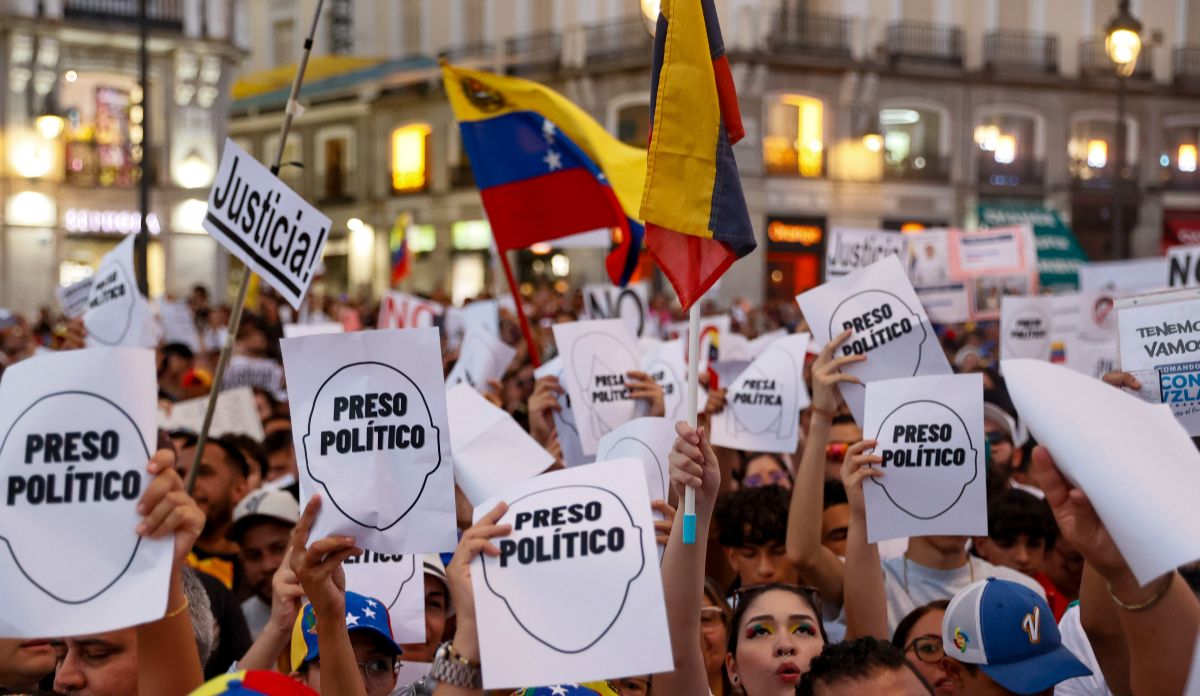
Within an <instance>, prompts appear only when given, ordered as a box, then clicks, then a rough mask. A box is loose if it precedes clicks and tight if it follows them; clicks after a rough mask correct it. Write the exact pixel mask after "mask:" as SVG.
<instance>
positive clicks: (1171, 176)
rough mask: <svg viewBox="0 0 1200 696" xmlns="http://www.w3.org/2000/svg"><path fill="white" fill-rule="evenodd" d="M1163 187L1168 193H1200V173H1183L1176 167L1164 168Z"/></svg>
mask: <svg viewBox="0 0 1200 696" xmlns="http://www.w3.org/2000/svg"><path fill="white" fill-rule="evenodd" d="M1162 185H1163V188H1165V189H1167V190H1168V191H1200V172H1183V171H1180V170H1178V169H1175V168H1174V167H1171V168H1165V167H1164V168H1163V170H1162Z"/></svg>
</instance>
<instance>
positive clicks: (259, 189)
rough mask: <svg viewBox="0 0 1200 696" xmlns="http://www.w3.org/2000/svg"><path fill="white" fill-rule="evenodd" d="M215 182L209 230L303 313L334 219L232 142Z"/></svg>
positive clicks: (206, 219) (207, 217) (227, 145)
mask: <svg viewBox="0 0 1200 696" xmlns="http://www.w3.org/2000/svg"><path fill="white" fill-rule="evenodd" d="M215 181H216V183H214V184H213V187H212V190H211V191H210V192H209V194H208V212H207V213H206V214H205V216H204V223H203V226H204V229H205V231H206V232H208V233H209V234H211V235H212V236H213V238H214V239H216V240H217V241H218V242H219V243H220V244H221V246H223V247H225V249H226V250H227V251H228V252H229V253H231V254H233V255H234V256H236V257H237V258H238V260H240V261H241V262H242V263H244V264H246V265H247V266H249V267H250V269H251V270H253V271H254V272H255V273H257V274H259V275H260V276H262V278H263V280H265V281H266V282H267V284H268V285H270V286H271V287H272V288H274V289H275V290H276V291H277V292H278V293H279V294H280V295H282V296H283V298H284V299H285V300H287V302H288V304H290V305H291V306H292V308H293V309H300V302H301V301H302V300H303V299H304V296H305V295H306V294H307V293H308V286H309V285H311V284H312V281H313V278H315V277H316V275H317V273H316V271H317V266H318V264H319V263H320V262H321V255H322V254H323V253H324V249H325V240H326V239H328V237H329V230H330V229H331V223H330V220H329V218H328V217H326V216H325V214H324V213H322V212H321V211H320V210H317V209H316V208H314V207H313V206H311V205H309V203H308V201H306V200H304V198H303V197H302V196H301V195H299V194H298V193H296V192H295V191H293V190H291V189H290V188H288V187H287V185H286V184H284V183H283V182H282V181H280V180H279V177H277V176H275V175H274V174H272V173H271V170H270V169H268V168H267V167H264V166H263V165H262V164H260V163H259V162H258V160H256V159H254V158H253V157H251V156H250V155H249V153H247V152H246V151H245V150H243V149H242V148H240V147H238V146H237V144H236V143H234V142H233V141H232V140H230V139H228V138H226V139H225V149H224V151H222V153H221V165H220V166H219V167H218V168H217V176H216V180H215Z"/></svg>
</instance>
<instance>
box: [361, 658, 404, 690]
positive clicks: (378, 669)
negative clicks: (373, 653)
mask: <svg viewBox="0 0 1200 696" xmlns="http://www.w3.org/2000/svg"><path fill="white" fill-rule="evenodd" d="M399 669H400V663H399V662H398V661H397V660H396V658H394V657H377V658H375V659H373V660H367V661H366V662H359V663H358V671H359V672H361V673H362V676H363V679H364V680H365V681H367V682H370V683H372V684H378V683H381V682H385V681H387V680H388V679H389V678H391V677H394V676H395V675H396V672H397V671H399Z"/></svg>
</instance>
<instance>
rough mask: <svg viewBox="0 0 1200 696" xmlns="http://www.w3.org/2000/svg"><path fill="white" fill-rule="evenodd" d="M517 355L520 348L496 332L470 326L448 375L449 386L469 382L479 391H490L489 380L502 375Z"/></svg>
mask: <svg viewBox="0 0 1200 696" xmlns="http://www.w3.org/2000/svg"><path fill="white" fill-rule="evenodd" d="M516 356H517V349H516V348H513V347H512V346H510V345H508V344H507V343H505V342H504V341H501V340H500V337H499V336H497V335H496V334H493V333H488V332H486V331H482V330H480V329H479V328H478V327H471V328H469V329H467V333H466V335H465V336H464V337H463V341H462V347H461V348H460V349H459V351H458V360H457V361H456V362H455V363H454V367H452V368H451V369H450V374H448V375H446V386H447V387H453V386H454V385H456V384H468V385H470V386H472V387H474V388H475V389H478V390H479V391H487V390H488V389H490V387H489V386H488V382H491V381H492V380H499V379H500V378H501V377H503V376H504V371H505V370H507V369H508V365H509V363H511V362H512V360H513V358H515V357H516Z"/></svg>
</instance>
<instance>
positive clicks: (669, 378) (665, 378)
mask: <svg viewBox="0 0 1200 696" xmlns="http://www.w3.org/2000/svg"><path fill="white" fill-rule="evenodd" d="M638 348H639V349H640V351H641V361H642V371H643V372H645V373H646V374H648V375H650V377H651V378H653V379H654V381H655V382H657V383H658V386H660V387H662V390H663V405H664V412H665V414H666V417H667V418H669V419H670V420H671V421H672V422H674V421H679V420H685V419H686V418H687V409H685V408H684V407H683V406H684V403H685V402H686V401H687V396H686V395H687V362H686V361H685V360H684V348H683V339H682V338H677V339H675V340H673V341H658V340H654V339H641V340H640V341H639V342H638ZM699 391H700V394H697V400H698V401H699V403H701V404H703V403H704V402H705V401H706V400H707V398H708V397H707V395H702V394H704V389H703V387H701V388H700V390H699Z"/></svg>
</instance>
